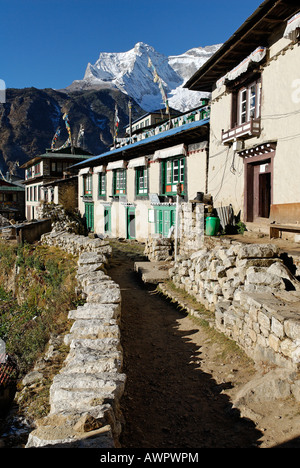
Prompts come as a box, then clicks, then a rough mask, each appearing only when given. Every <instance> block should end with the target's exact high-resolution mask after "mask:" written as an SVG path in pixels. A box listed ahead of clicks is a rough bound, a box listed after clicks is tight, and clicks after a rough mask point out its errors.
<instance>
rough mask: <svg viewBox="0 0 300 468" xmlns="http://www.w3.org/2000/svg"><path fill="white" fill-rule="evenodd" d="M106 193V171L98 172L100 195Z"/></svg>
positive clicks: (103, 195) (102, 195)
mask: <svg viewBox="0 0 300 468" xmlns="http://www.w3.org/2000/svg"><path fill="white" fill-rule="evenodd" d="M105 195H106V173H105V172H99V174H98V196H99V197H105Z"/></svg>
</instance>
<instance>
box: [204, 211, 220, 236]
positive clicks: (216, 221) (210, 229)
mask: <svg viewBox="0 0 300 468" xmlns="http://www.w3.org/2000/svg"><path fill="white" fill-rule="evenodd" d="M219 227H220V218H218V217H215V216H209V217H208V218H206V229H205V234H206V235H207V236H215V235H216V234H217V232H218V230H219Z"/></svg>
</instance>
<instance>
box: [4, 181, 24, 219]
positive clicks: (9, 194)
mask: <svg viewBox="0 0 300 468" xmlns="http://www.w3.org/2000/svg"><path fill="white" fill-rule="evenodd" d="M21 182H22V181H21V179H18V178H16V177H14V176H11V175H10V174H7V176H6V178H4V177H3V178H0V214H1V215H2V216H4V217H5V218H7V219H14V220H15V221H20V220H23V219H24V218H25V189H24V186H23V185H22V183H21Z"/></svg>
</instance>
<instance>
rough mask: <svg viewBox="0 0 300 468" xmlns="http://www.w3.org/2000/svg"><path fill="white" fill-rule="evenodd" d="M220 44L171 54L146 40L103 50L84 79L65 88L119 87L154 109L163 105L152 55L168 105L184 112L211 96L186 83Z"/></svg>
mask: <svg viewBox="0 0 300 468" xmlns="http://www.w3.org/2000/svg"><path fill="white" fill-rule="evenodd" d="M220 46H221V44H216V45H211V46H206V47H194V48H192V49H189V50H188V51H186V52H185V53H183V54H180V55H172V56H169V57H167V56H165V55H163V54H161V53H159V52H157V51H156V50H155V49H154V48H153V47H152V46H149V45H148V44H145V43H143V42H138V43H137V44H135V46H134V47H133V48H132V49H130V50H129V51H127V52H101V53H100V55H99V58H98V60H96V62H95V64H93V65H92V64H91V63H88V65H87V67H86V70H85V73H84V77H83V79H81V80H74V81H73V83H72V84H71V85H70V86H68V87H67V88H66V89H67V90H83V89H97V88H98V89H103V88H116V89H119V90H120V91H122V92H123V93H124V94H127V95H129V96H130V97H131V98H133V99H134V100H135V101H136V102H137V103H138V104H139V106H140V107H142V108H143V109H144V110H145V111H147V112H151V111H153V110H155V109H158V108H161V107H163V101H162V97H161V93H160V90H159V87H158V85H157V83H154V81H153V75H152V71H151V69H150V68H149V67H148V60H149V58H150V59H151V62H152V63H153V66H154V67H155V68H156V71H157V73H158V75H159V77H160V79H161V80H162V84H163V87H164V89H165V91H166V93H167V95H168V101H169V105H170V106H171V107H172V108H174V109H176V110H178V111H181V112H185V111H187V110H188V109H189V108H192V107H196V106H197V103H198V102H199V101H200V100H201V98H202V97H208V93H201V92H195V91H190V90H188V89H185V88H183V85H184V83H185V82H186V81H187V80H188V79H189V78H190V77H191V76H192V75H193V74H194V73H195V71H196V70H198V69H199V68H200V67H201V66H202V65H203V63H205V61H206V60H208V59H209V58H210V57H211V55H213V53H215V52H216V51H217V50H218V48H219V47H220Z"/></svg>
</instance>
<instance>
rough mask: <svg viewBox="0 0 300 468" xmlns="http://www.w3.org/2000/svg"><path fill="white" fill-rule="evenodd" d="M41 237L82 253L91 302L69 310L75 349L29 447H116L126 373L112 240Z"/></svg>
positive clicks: (81, 270) (82, 280)
mask: <svg viewBox="0 0 300 468" xmlns="http://www.w3.org/2000/svg"><path fill="white" fill-rule="evenodd" d="M41 241H42V242H43V243H45V244H47V245H57V246H59V247H60V248H62V249H64V250H66V251H68V252H69V253H73V254H75V255H79V258H78V271H77V280H78V289H79V292H80V293H81V294H82V296H83V297H84V298H85V304H84V305H82V306H78V307H77V309H76V310H72V311H70V312H69V319H71V320H73V325H72V327H71V329H70V332H69V334H68V335H66V336H65V343H66V344H67V345H69V347H70V348H69V354H68V356H67V358H66V360H65V362H64V366H63V368H62V369H61V371H60V373H59V374H57V375H56V376H55V377H54V379H53V382H52V385H51V388H50V412H49V414H48V415H47V416H46V417H45V418H43V419H42V420H39V421H37V428H36V429H35V430H34V431H32V433H31V434H30V435H29V438H28V442H27V445H26V448H30V447H53V448H61V447H62V448H114V447H117V446H118V437H119V435H120V431H121V425H120V421H121V414H120V409H119V401H120V398H121V396H122V394H123V391H124V386H125V381H126V376H125V374H123V373H122V361H123V354H122V348H121V344H120V330H119V323H120V313H121V293H120V288H119V286H118V285H117V284H116V283H115V282H114V281H112V280H111V278H110V277H109V276H108V275H107V274H106V269H105V267H106V265H107V262H108V259H109V256H110V255H111V247H110V246H109V244H108V242H106V241H103V240H100V239H90V238H88V237H83V236H80V235H73V234H68V233H66V232H60V233H53V232H52V233H49V234H45V235H43V237H42V239H41Z"/></svg>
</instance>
